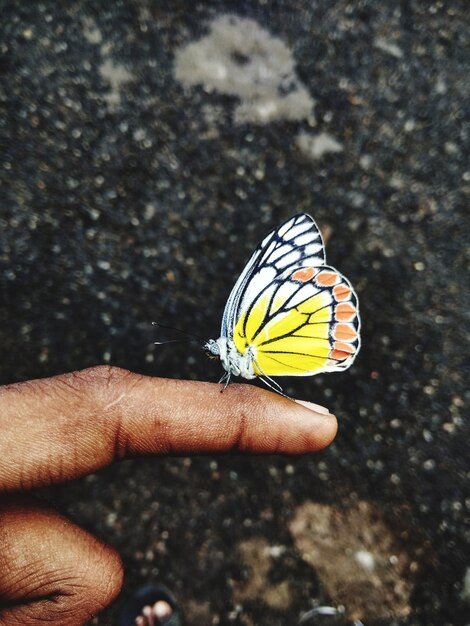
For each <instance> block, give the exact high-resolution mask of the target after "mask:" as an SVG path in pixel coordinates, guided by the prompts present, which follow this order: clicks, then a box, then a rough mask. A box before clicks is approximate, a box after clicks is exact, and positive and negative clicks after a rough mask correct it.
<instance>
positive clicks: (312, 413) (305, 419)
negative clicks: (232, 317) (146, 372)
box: [0, 366, 337, 491]
mask: <svg viewBox="0 0 470 626" xmlns="http://www.w3.org/2000/svg"><path fill="white" fill-rule="evenodd" d="M220 390H221V387H220V385H217V384H213V383H201V382H194V381H182V380H173V379H165V378H151V377H147V376H141V375H139V374H134V373H132V372H128V371H127V370H122V369H119V368H114V367H108V366H99V367H94V368H90V369H87V370H82V371H79V372H72V373H70V374H63V375H60V376H55V377H53V378H47V379H42V380H34V381H28V382H25V383H18V384H14V385H8V386H6V387H3V388H0V490H4V491H6V490H15V489H25V488H31V487H35V486H42V485H47V484H52V483H56V482H61V481H64V480H69V479H72V478H76V477H78V476H83V475H85V474H88V473H90V472H93V471H95V470H97V469H100V468H102V467H105V466H106V465H109V464H110V463H112V462H114V461H117V460H121V459H124V458H129V457H133V456H136V455H141V454H193V453H194V454H207V453H222V452H230V451H237V452H246V453H252V454H303V453H306V452H313V451H315V450H319V449H320V448H323V447H325V446H326V445H328V444H329V443H331V441H332V440H333V439H334V436H335V434H336V429H337V424H336V418H335V417H334V416H333V415H330V414H328V413H321V412H319V409H320V408H319V407H316V405H310V406H312V407H315V409H316V410H312V409H311V408H307V406H306V405H305V404H299V403H297V402H293V401H291V400H289V399H287V398H283V397H282V396H279V395H277V394H274V393H271V392H268V391H264V390H263V389H259V388H257V387H253V386H251V385H236V384H234V385H229V387H228V388H227V389H226V390H225V391H224V393H220Z"/></svg>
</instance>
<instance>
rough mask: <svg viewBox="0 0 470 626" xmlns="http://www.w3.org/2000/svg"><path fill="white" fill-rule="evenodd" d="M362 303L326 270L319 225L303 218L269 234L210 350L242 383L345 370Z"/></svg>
mask: <svg viewBox="0 0 470 626" xmlns="http://www.w3.org/2000/svg"><path fill="white" fill-rule="evenodd" d="M359 330H360V319H359V310H358V301H357V296H356V294H355V292H354V290H353V288H352V286H351V284H350V283H349V281H348V280H347V279H346V278H345V277H344V276H342V274H340V272H338V270H336V269H335V268H334V267H331V266H328V265H327V264H326V258H325V248H324V244H323V240H322V237H321V234H320V231H319V230H318V227H317V225H316V224H315V221H314V220H313V218H311V217H310V216H309V215H306V214H299V215H296V216H294V217H293V218H291V219H290V220H288V221H287V222H285V223H284V224H282V225H281V226H280V227H279V228H278V229H277V230H274V231H272V232H271V233H269V235H268V236H267V237H265V239H264V240H263V241H262V243H261V244H260V246H259V247H258V249H257V250H256V251H255V252H254V254H253V256H252V257H251V259H250V261H249V262H248V264H247V266H246V267H245V269H244V271H243V272H242V274H241V276H240V277H239V279H238V280H237V282H236V284H235V286H234V288H233V290H232V292H231V294H230V296H229V298H228V301H227V304H226V306H225V310H224V314H223V317H222V326H221V334H220V337H219V339H217V340H214V339H211V340H210V341H208V342H207V343H206V344H205V346H204V348H205V350H206V352H207V353H208V354H209V356H211V357H215V358H220V360H221V363H222V365H223V367H224V369H225V371H226V375H225V378H226V379H227V380H229V379H230V376H231V375H232V374H233V375H235V376H241V377H243V378H247V379H251V378H255V377H260V378H262V379H263V380H264V381H265V382H266V381H267V380H269V381H271V382H273V381H272V379H271V376H311V375H313V374H317V373H320V372H332V371H343V370H345V369H347V368H348V367H349V366H350V365H351V364H352V362H353V361H354V358H355V356H356V355H357V353H358V351H359V347H360V337H359Z"/></svg>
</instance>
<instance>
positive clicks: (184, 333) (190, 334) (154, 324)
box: [152, 322, 206, 344]
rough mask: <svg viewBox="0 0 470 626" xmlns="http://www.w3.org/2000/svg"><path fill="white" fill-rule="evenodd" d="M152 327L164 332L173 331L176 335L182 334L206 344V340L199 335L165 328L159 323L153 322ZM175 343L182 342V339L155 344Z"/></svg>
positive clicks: (178, 329)
mask: <svg viewBox="0 0 470 626" xmlns="http://www.w3.org/2000/svg"><path fill="white" fill-rule="evenodd" d="M152 326H157V327H158V328H163V329H164V330H173V331H174V332H176V333H181V334H182V335H186V336H187V337H190V338H191V339H197V340H198V341H202V342H203V343H205V342H206V340H205V339H204V338H203V337H199V335H195V334H194V333H188V331H187V330H181V328H175V327H174V326H164V325H163V324H160V323H159V322H152ZM173 341H182V340H181V339H171V340H170V341H163V342H155V343H158V344H160V343H171V342H173Z"/></svg>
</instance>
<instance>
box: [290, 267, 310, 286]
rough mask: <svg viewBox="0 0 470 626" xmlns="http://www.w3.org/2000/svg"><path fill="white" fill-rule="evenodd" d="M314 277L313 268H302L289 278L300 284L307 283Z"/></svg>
mask: <svg viewBox="0 0 470 626" xmlns="http://www.w3.org/2000/svg"><path fill="white" fill-rule="evenodd" d="M314 276H315V268H313V267H303V268H302V269H300V270H296V271H295V272H294V273H293V274H292V276H291V278H292V280H300V282H301V283H307V282H308V281H309V280H311V279H312V278H313V277H314Z"/></svg>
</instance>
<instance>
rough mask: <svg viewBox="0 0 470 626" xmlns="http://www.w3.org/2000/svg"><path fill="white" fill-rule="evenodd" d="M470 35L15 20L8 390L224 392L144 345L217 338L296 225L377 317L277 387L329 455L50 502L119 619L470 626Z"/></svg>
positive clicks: (333, 18)
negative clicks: (99, 551) (272, 233)
mask: <svg viewBox="0 0 470 626" xmlns="http://www.w3.org/2000/svg"><path fill="white" fill-rule="evenodd" d="M469 21H470V20H469V13H468V4H467V3H466V2H465V1H463V0H462V1H461V2H460V1H459V0H448V1H442V0H432V1H429V2H422V1H419V0H414V1H413V0H401V1H392V2H388V3H385V2H379V1H378V0H354V1H353V0H335V1H333V2H331V1H330V0H292V1H287V0H277V1H272V2H268V1H266V0H258V1H255V0H246V1H241V0H240V1H238V2H237V1H229V0H227V1H226V2H221V1H217V0H212V1H211V0H208V1H207V2H193V1H189V0H175V1H173V2H168V1H163V0H162V1H157V0H154V1H151V0H127V1H124V0H123V1H120V2H88V1H84V0H83V1H77V2H74V3H56V2H50V1H47V0H46V1H43V2H34V3H24V2H8V1H4V2H1V3H0V89H1V91H0V185H1V190H0V382H1V383H8V382H13V381H19V380H26V379H28V378H32V377H43V376H50V375H53V374H57V373H60V372H64V371H70V370H74V369H78V368H83V367H87V366H91V365H95V364H99V363H109V364H113V365H118V366H121V367H125V368H130V369H132V370H135V371H138V372H142V373H145V374H149V375H155V376H167V377H178V378H180V377H181V378H193V379H198V380H212V381H217V380H218V378H219V377H220V373H221V372H220V365H218V364H217V363H213V362H208V361H207V360H206V357H205V356H204V354H203V353H202V351H200V350H199V348H198V346H191V345H185V344H182V345H179V344H169V345H168V346H163V347H156V346H154V345H153V342H154V341H155V340H162V339H165V338H168V337H167V336H165V335H164V334H163V333H162V331H157V330H156V329H155V328H153V327H152V326H151V322H152V321H153V320H158V321H160V322H162V323H168V324H174V325H176V326H178V327H180V328H183V329H188V330H191V331H193V332H195V333H197V334H198V335H202V336H204V337H207V338H216V337H217V336H218V333H219V328H220V320H221V315H222V311H223V307H224V304H225V300H226V298H227V296H228V294H229V292H230V290H231V288H232V285H233V283H234V281H235V280H236V278H237V276H238V274H239V273H240V272H241V270H242V268H243V266H244V264H245V262H246V261H247V260H248V258H249V256H250V255H251V253H252V251H253V249H254V247H255V246H256V245H257V244H258V243H259V241H260V240H261V239H262V238H263V237H264V236H265V235H266V234H267V233H268V232H269V230H270V229H271V228H273V227H275V226H277V225H279V224H280V223H281V222H282V221H283V220H285V219H287V218H289V217H290V216H292V215H293V214H295V213H298V212H304V211H305V212H308V213H310V214H311V215H312V216H313V217H314V218H315V219H316V221H317V222H318V224H319V225H320V227H321V230H322V232H323V235H324V237H325V240H326V242H327V260H328V262H329V263H330V264H332V265H335V266H337V267H338V268H339V269H340V270H341V271H342V272H343V273H344V274H345V275H346V276H347V277H348V278H349V279H350V280H351V282H352V283H353V285H354V286H355V287H356V289H357V292H358V295H359V299H360V303H361V312H362V322H363V348H362V351H361V353H360V355H359V357H358V359H357V360H356V362H355V364H354V366H353V367H352V369H351V370H349V371H347V372H345V373H342V374H334V375H319V376H316V377H313V378H306V379H299V380H295V379H286V380H285V381H282V382H283V384H284V388H285V390H286V392H287V393H288V394H292V395H294V396H295V397H299V398H304V399H306V400H310V401H313V402H317V403H319V404H324V405H326V406H328V407H329V408H330V410H331V411H332V412H333V413H335V414H336V415H337V416H338V418H339V423H340V428H339V433H338V436H337V439H336V441H335V443H334V444H333V445H332V446H331V447H330V448H329V449H328V450H325V451H323V452H321V453H319V454H316V455H308V456H305V457H303V458H285V457H283V458H281V457H267V458H246V457H245V458H241V457H236V456H229V457H214V458H208V457H200V458H193V459H190V458H168V459H155V458H153V459H139V460H135V461H128V462H125V463H122V464H120V465H118V466H115V467H113V468H110V469H108V470H106V471H103V472H100V473H99V474H97V475H93V476H89V477H87V478H84V479H81V480H77V481H75V482H73V483H72V484H71V485H70V484H69V485H67V486H62V487H56V488H53V489H48V490H45V491H44V492H43V493H42V495H43V496H44V497H46V498H48V499H49V500H50V501H51V502H53V503H54V505H55V506H57V507H58V508H59V509H60V510H62V511H63V512H65V513H66V514H68V515H70V516H71V517H72V518H73V519H74V520H75V521H76V522H77V523H79V524H81V525H83V526H84V527H86V528H88V529H89V530H91V531H92V532H94V533H96V534H98V535H99V536H100V537H102V538H103V539H104V540H106V541H108V542H110V543H111V544H112V545H113V546H115V547H116V548H117V549H118V550H119V551H120V553H121V554H122V555H123V559H124V562H125V566H126V572H127V577H126V583H125V588H124V591H123V594H122V596H121V601H122V599H125V598H126V596H127V595H128V594H129V592H131V591H132V590H133V589H135V588H136V587H137V586H139V585H140V584H142V583H145V582H149V581H156V580H158V581H161V582H164V583H166V584H167V585H168V586H169V587H170V588H171V589H172V590H173V591H174V593H175V594H176V595H177V596H178V597H179V598H180V599H181V601H182V603H183V605H184V607H185V610H186V612H187V615H188V622H189V624H203V625H205V624H207V625H210V624H213V625H217V624H220V625H222V626H226V625H229V624H235V625H245V626H253V625H255V626H264V625H269V626H278V625H279V626H281V625H286V624H292V625H293V626H295V625H296V624H297V621H298V619H299V616H300V615H301V614H302V613H303V612H305V611H307V610H308V609H310V608H312V607H314V606H317V605H319V604H328V605H333V606H339V605H342V606H344V607H345V611H346V615H347V616H348V617H349V618H356V619H361V620H362V621H363V622H364V624H365V625H366V626H373V625H379V624H380V625H385V624H399V625H402V624H419V625H423V626H431V625H433V624H436V625H437V626H444V625H448V626H450V625H452V626H454V625H455V626H457V625H462V626H464V625H466V624H468V623H469V617H468V616H469V615H470V546H469V538H470V523H469V511H470V488H469V478H470V463H469V443H468V436H469V427H468V422H467V421H466V420H465V418H464V415H463V410H464V404H465V399H466V398H465V396H466V395H468V372H469V366H468V341H467V340H468V336H467V335H466V324H467V325H468V310H469V308H470V302H469V298H468V295H467V292H466V291H465V283H464V281H465V276H466V269H467V262H468V250H469V247H468V242H469V237H468V232H469V231H468V227H469V224H468V222H469V220H468V215H469V210H468V192H469V188H470V168H469V161H468V147H469V145H468V132H469V109H468V97H469V79H468V76H469V69H470V67H469V65H470V63H469V43H470V42H469V33H470V29H469V26H470V24H469ZM466 341H467V343H466ZM465 359H467V361H466V360H465ZM465 376H467V380H466V382H465ZM467 399H468V398H467ZM118 606H119V602H118V603H117V604H116V606H115V607H114V608H111V609H108V610H107V611H106V612H105V613H103V614H102V615H101V616H100V617H98V618H96V619H95V620H94V621H93V624H98V625H100V626H104V625H105V624H110V625H111V624H113V623H114V616H115V611H116V607H118ZM318 623H320V621H319V622H318ZM321 623H332V622H331V621H328V622H326V621H323V622H321Z"/></svg>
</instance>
